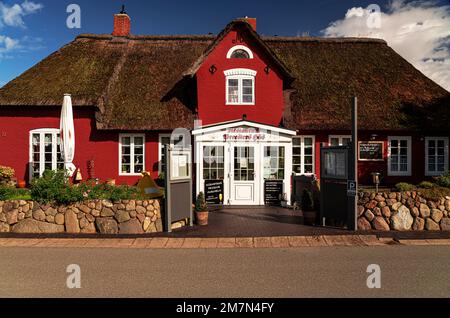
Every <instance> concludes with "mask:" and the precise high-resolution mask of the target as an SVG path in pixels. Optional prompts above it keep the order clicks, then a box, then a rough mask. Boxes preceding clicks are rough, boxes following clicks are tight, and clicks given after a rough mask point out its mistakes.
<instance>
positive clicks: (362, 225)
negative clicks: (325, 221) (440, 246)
mask: <svg viewBox="0 0 450 318" xmlns="http://www.w3.org/2000/svg"><path fill="white" fill-rule="evenodd" d="M147 219H148V218H145V220H147ZM149 225H150V220H149V221H148V226H149ZM148 226H147V228H148ZM144 227H145V221H144ZM147 228H145V230H146V229H147ZM371 229H372V225H370V222H369V221H367V220H366V218H359V219H358V230H360V231H369V230H371Z"/></svg>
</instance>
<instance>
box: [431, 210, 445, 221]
mask: <svg viewBox="0 0 450 318" xmlns="http://www.w3.org/2000/svg"><path fill="white" fill-rule="evenodd" d="M443 216H444V213H442V211H441V210H438V209H432V210H431V218H432V219H433V221H434V222H436V223H439V222H441V219H442V217H443Z"/></svg>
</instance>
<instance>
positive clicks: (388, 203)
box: [386, 199, 397, 206]
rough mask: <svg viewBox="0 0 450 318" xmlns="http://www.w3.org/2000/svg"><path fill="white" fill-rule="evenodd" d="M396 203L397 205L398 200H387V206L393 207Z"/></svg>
mask: <svg viewBox="0 0 450 318" xmlns="http://www.w3.org/2000/svg"><path fill="white" fill-rule="evenodd" d="M395 203H397V200H396V199H387V200H386V204H387V205H388V206H393V205H394V204H395Z"/></svg>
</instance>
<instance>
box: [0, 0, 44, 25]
mask: <svg viewBox="0 0 450 318" xmlns="http://www.w3.org/2000/svg"><path fill="white" fill-rule="evenodd" d="M43 7H44V6H43V5H42V4H40V3H35V2H32V1H28V0H26V1H24V2H23V3H22V4H17V3H16V4H14V5H12V6H8V5H7V4H4V3H3V2H0V26H1V25H6V26H10V27H22V28H24V27H25V22H24V21H23V17H24V16H27V15H30V14H33V13H36V12H38V11H39V10H41V9H42V8H43Z"/></svg>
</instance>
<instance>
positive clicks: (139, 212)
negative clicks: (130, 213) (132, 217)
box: [136, 206, 147, 214]
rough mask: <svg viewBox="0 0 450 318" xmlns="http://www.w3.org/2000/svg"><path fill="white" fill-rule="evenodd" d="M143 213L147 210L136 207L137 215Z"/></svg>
mask: <svg viewBox="0 0 450 318" xmlns="http://www.w3.org/2000/svg"><path fill="white" fill-rule="evenodd" d="M145 212H147V209H146V208H144V207H143V206H137V207H136V213H138V214H145Z"/></svg>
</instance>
